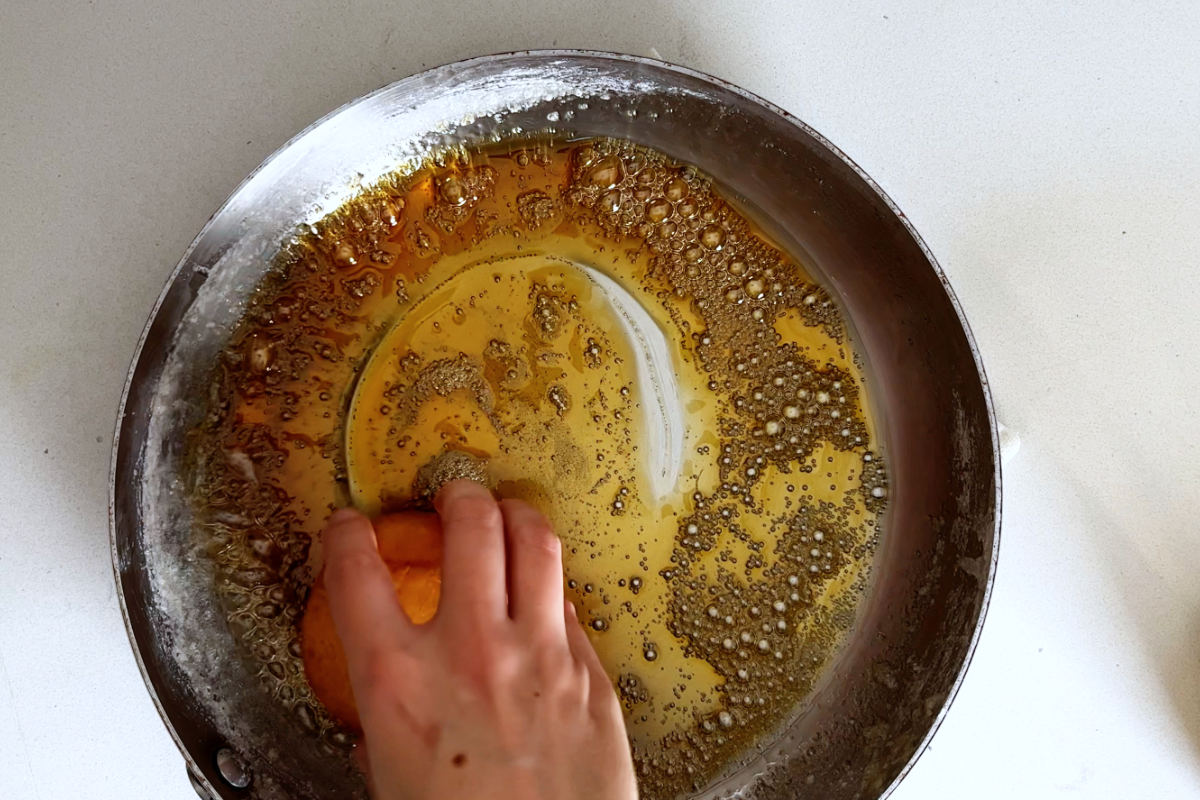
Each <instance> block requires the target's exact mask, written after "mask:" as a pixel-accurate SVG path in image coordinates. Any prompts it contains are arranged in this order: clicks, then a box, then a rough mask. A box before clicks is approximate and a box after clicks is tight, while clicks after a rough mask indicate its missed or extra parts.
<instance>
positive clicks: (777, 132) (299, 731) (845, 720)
mask: <svg viewBox="0 0 1200 800" xmlns="http://www.w3.org/2000/svg"><path fill="white" fill-rule="evenodd" d="M550 127H553V128H556V129H557V130H558V131H559V132H560V133H564V134H571V135H578V136H616V137H623V138H627V139H631V140H633V141H636V142H639V143H641V144H644V145H647V146H650V147H653V148H657V149H659V150H661V151H664V152H666V153H667V154H668V155H671V156H673V157H674V158H676V159H679V160H681V161H685V162H690V163H693V164H696V165H698V166H699V167H700V168H701V169H703V170H704V171H705V172H707V173H708V174H709V175H711V176H712V177H713V178H714V179H715V180H716V181H717V183H718V184H719V185H720V186H722V188H723V190H724V192H725V193H726V194H727V195H728V196H730V197H732V198H735V199H736V200H738V201H739V202H741V203H743V204H745V205H747V206H748V207H750V208H753V209H755V210H756V212H757V214H758V215H759V216H760V217H761V219H764V220H767V221H769V223H770V225H769V228H768V231H769V233H770V234H771V235H772V236H773V237H774V238H775V239H776V240H777V241H778V242H779V243H780V244H781V245H783V246H784V247H785V249H787V250H790V251H792V252H793V253H796V254H797V255H799V256H801V257H802V261H803V263H805V265H806V266H808V267H811V268H812V269H813V270H814V271H815V272H816V274H817V275H818V276H819V279H820V280H821V281H822V282H823V283H824V284H825V288H826V289H828V290H829V292H830V293H831V294H832V295H833V296H834V297H835V298H837V299H838V301H839V302H840V303H841V305H842V307H843V309H844V311H845V313H846V315H847V316H848V318H849V319H850V321H851V324H852V326H853V328H854V329H855V331H856V339H857V343H858V347H859V349H860V351H861V353H862V354H863V355H864V356H865V359H866V361H867V363H868V365H869V368H870V371H871V374H872V375H873V377H874V395H873V397H872V402H873V406H874V409H875V412H876V414H877V415H879V416H880V417H882V418H883V419H884V420H885V421H886V426H885V428H884V430H885V442H884V448H885V452H886V453H887V456H888V459H889V465H890V467H889V482H890V483H889V511H888V517H887V519H886V523H885V526H884V529H883V532H882V534H881V537H880V543H879V546H878V549H877V552H876V554H875V561H874V565H873V578H872V582H871V586H870V588H869V590H868V592H867V594H866V595H865V596H864V598H863V599H862V600H861V602H860V608H859V612H858V618H857V620H856V622H855V625H854V627H853V629H852V631H851V634H850V635H849V637H848V641H847V643H846V644H845V645H844V647H843V648H842V650H841V652H840V654H839V655H838V656H837V658H836V659H835V661H834V662H833V663H832V665H831V666H830V667H829V668H828V670H827V671H826V674H825V675H824V677H823V680H822V681H821V682H820V684H819V685H818V687H817V688H816V689H815V690H814V692H813V693H812V695H811V696H810V698H809V699H808V700H807V701H806V702H805V704H804V706H803V708H802V709H801V710H800V712H799V713H798V715H797V716H796V717H795V718H794V721H793V722H792V723H791V724H790V727H788V728H787V729H786V730H785V731H784V732H783V733H782V734H781V735H779V736H778V737H776V738H774V739H773V740H771V741H769V742H766V743H765V744H764V746H763V747H762V749H761V751H759V752H756V753H752V754H749V755H748V757H747V759H746V761H745V763H744V764H743V765H742V766H741V767H740V768H738V769H737V770H736V771H735V772H733V774H728V775H725V776H723V777H722V778H720V779H719V780H718V781H717V782H715V783H714V784H713V785H711V786H710V787H708V788H707V789H706V790H705V791H704V792H702V793H701V794H700V795H698V797H705V798H708V797H713V798H716V797H744V798H762V799H763V800H767V799H768V798H822V799H823V800H842V799H843V798H845V799H847V800H848V799H849V798H878V797H883V796H886V795H887V794H888V793H889V792H890V791H891V790H892V789H893V788H894V787H895V786H896V784H897V783H898V782H899V781H900V780H901V778H902V777H903V775H904V774H905V773H906V772H907V770H908V769H909V767H910V766H911V765H912V763H913V761H914V760H915V759H916V758H917V757H918V756H919V754H920V753H921V751H922V750H923V749H924V748H925V746H926V744H927V743H928V741H929V738H930V737H931V736H932V734H933V731H934V730H935V729H936V727H937V724H938V722H939V721H940V719H941V718H942V716H943V714H944V713H945V710H946V707H947V705H948V704H949V702H950V701H951V699H952V698H953V696H954V693H955V691H956V689H957V688H958V685H959V683H960V681H961V680H962V676H963V672H964V670H965V668H966V665H967V663H968V662H969V660H970V656H971V653H972V651H973V649H974V646H975V642H976V640H977V638H978V635H979V630H980V625H981V624H982V620H983V614H984V611H985V609H986V606H987V600H988V596H989V593H990V590H991V585H992V580H993V575H994V571H995V565H996V553H997V545H998V537H999V527H1000V513H999V511H1000V467H999V461H998V446H997V436H996V425H995V420H994V416H993V413H992V407H991V401H990V398H989V394H988V388H987V382H986V379H985V378H984V375H983V368H982V365H981V363H980V360H979V354H978V352H977V350H976V348H975V346H974V343H973V341H972V338H971V334H970V332H969V330H968V328H967V323H966V320H965V319H964V318H963V315H962V311H961V309H960V308H959V306H958V304H957V302H956V301H955V299H954V295H953V293H952V292H951V290H950V287H949V285H948V284H947V282H946V279H945V277H944V276H943V274H942V272H941V270H940V269H939V268H938V265H937V263H936V261H935V260H934V258H933V256H932V254H931V253H930V252H929V249H928V248H927V247H926V246H925V245H924V243H923V242H922V241H921V239H920V237H919V236H918V235H917V233H916V231H914V230H913V228H912V227H911V226H910V225H909V223H908V221H907V220H906V219H905V217H904V215H903V214H902V213H901V212H900V211H899V210H898V209H897V208H896V206H895V204H893V203H892V202H891V200H890V199H888V197H887V196H886V195H885V194H884V193H883V192H882V191H881V190H880V188H879V187H878V186H877V185H875V184H874V183H873V182H872V181H871V179H870V178H868V177H867V176H866V174H864V173H863V171H862V170H861V169H859V168H858V167H857V166H856V165H855V164H854V163H853V162H852V161H850V159H849V158H847V157H846V156H845V155H844V154H842V153H841V152H840V151H839V150H837V149H836V148H835V147H834V146H833V145H832V144H830V143H829V142H828V141H826V140H825V139H824V138H822V137H821V136H820V134H818V133H817V132H816V131H814V130H812V129H811V128H809V127H808V126H806V125H805V124H804V123H802V122H800V121H799V120H797V119H795V118H794V117H792V116H790V115H789V114H787V113H786V112H785V111H783V110H781V109H779V108H777V107H775V106H773V105H771V104H770V103H768V102H766V101H764V100H762V99H760V98H758V97H755V96H754V95H751V94H750V93H748V92H745V91H743V90H741V89H739V88H737V87H735V86H731V85H729V84H727V83H725V82H723V81H720V80H717V79H715V78H712V77H710V76H707V75H703V74H701V73H698V72H695V71H693V70H689V69H685V68H682V67H678V66H672V65H668V64H664V63H662V62H659V61H653V60H650V59H645V58H637V57H633V56H626V55H615V54H609V53H593V52H582V51H561V50H556V51H536V52H524V53H510V54H503V55H493V56H485V57H481V58H475V59H470V60H467V61H462V62H459V63H456V64H450V65H447V66H443V67H438V68H435V69H431V70H429V71H427V72H423V73H421V74H419V75H415V76H413V77H410V78H406V79H404V80H401V81H398V82H396V83H394V84H391V85H390V86H386V87H384V88H382V89H380V90H378V91H376V92H374V93H372V94H369V95H367V96H365V97H363V98H361V99H359V100H356V101H354V102H352V103H350V104H349V105H347V106H345V107H343V108H341V109H339V110H337V111H335V112H333V113H331V114H330V115H328V116H327V117H325V118H324V119H322V120H320V121H318V122H316V123H314V124H313V125H312V126H311V127H309V128H308V129H307V130H305V131H303V132H302V133H300V134H299V135H297V136H296V137H295V138H294V139H292V140H291V141H290V142H288V143H287V144H285V145H284V146H283V147H282V148H280V150H279V151H278V152H276V153H275V154H274V155H273V156H271V157H270V158H269V159H267V161H266V162H264V163H263V164H262V166H260V167H259V168H258V170H256V171H255V172H254V173H253V174H252V175H250V176H249V177H248V178H247V179H246V180H245V181H244V182H243V183H242V185H241V186H239V187H238V189H237V190H236V191H235V192H234V193H233V194H232V195H231V196H230V198H229V199H228V200H227V201H226V203H225V205H224V206H222V207H221V209H220V210H219V211H218V212H217V213H216V214H215V215H214V216H213V217H212V219H211V220H209V222H208V224H207V225H206V226H205V227H204V229H203V230H202V231H201V232H200V234H199V235H198V236H197V237H196V239H195V241H194V242H193V243H192V245H191V247H190V248H189V249H188V251H187V253H186V254H185V255H184V257H183V259H182V260H181V261H180V262H179V264H178V266H177V267H176V268H175V271H174V273H173V274H172V275H171V278H170V280H169V282H168V283H167V286H166V288H165V289H164V290H163V292H162V295H161V296H160V297H159V299H158V302H157V303H156V305H155V307H154V310H153V312H152V313H151V316H150V320H149V322H148V323H147V326H146V328H145V331H144V333H143V334H142V338H141V340H140V341H139V343H138V346H137V352H136V355H135V356H134V359H133V364H132V367H131V369H130V372H129V376H128V380H127V382H126V386H125V392H124V396H123V399H122V403H121V409H120V414H119V419H118V425H117V435H116V440H115V442H114V445H113V461H112V473H111V480H110V489H111V507H110V517H111V519H110V524H111V538H112V557H113V565H114V569H115V574H116V580H117V585H118V591H119V596H120V599H121V606H122V609H123V612H124V615H125V621H126V626H127V629H128V632H129V637H130V641H131V643H132V645H133V648H134V651H135V653H136V655H137V658H138V663H139V666H140V668H141V671H142V674H143V677H144V678H145V681H146V685H147V688H148V689H149V691H150V694H151V695H152V697H153V698H154V702H155V704H156V705H157V707H158V710H159V712H160V714H161V715H162V718H163V721H164V723H165V724H166V726H167V729H168V730H169V732H170V734H171V736H172V737H174V739H175V741H176V743H177V744H178V746H179V749H180V751H181V752H182V754H183V757H184V761H185V765H186V768H187V770H188V773H189V775H190V776H191V779H192V783H193V785H194V786H195V787H196V790H197V792H198V793H199V794H200V796H201V797H205V798H210V799H211V800H216V798H262V799H263V800H273V799H274V798H296V799H298V800H299V799H304V800H307V799H308V798H313V799H315V798H325V797H339V798H341V797H352V796H355V795H356V793H361V792H362V791H363V789H362V784H361V781H360V779H359V778H358V777H357V776H356V775H355V773H354V771H353V770H352V769H351V768H350V767H349V766H348V763H347V761H346V759H345V758H344V756H340V755H337V754H334V753H331V752H330V751H328V750H327V749H323V748H322V746H321V745H320V743H319V742H317V741H316V740H315V737H312V736H310V735H308V734H306V733H305V731H304V730H303V727H302V726H301V725H299V724H297V721H296V719H295V718H294V717H293V716H291V715H290V714H289V712H288V711H287V710H286V709H285V708H284V707H283V706H282V705H281V704H279V703H276V702H274V701H273V700H271V699H270V698H269V697H268V695H267V694H266V691H265V690H264V689H263V688H262V687H261V686H260V684H259V683H258V680H257V678H256V677H255V675H254V674H253V672H252V671H251V668H250V666H249V665H248V664H247V663H246V662H245V661H244V660H243V659H242V658H240V657H239V656H238V648H237V646H236V645H235V642H234V640H233V636H232V634H231V633H230V631H229V629H228V627H227V624H226V622H225V618H224V616H223V614H222V613H221V611H220V608H219V603H218V601H217V598H216V596H215V589H214V586H213V577H212V573H211V572H210V571H209V569H208V568H207V565H206V563H205V561H206V559H205V557H204V555H203V550H202V547H201V546H200V543H199V542H198V541H197V539H196V537H195V536H194V535H193V533H192V518H191V510H190V508H189V504H188V492H189V486H188V480H189V476H188V472H187V470H186V468H185V464H184V462H183V455H184V441H185V438H186V433H187V432H188V431H189V430H190V429H191V428H192V427H193V426H194V425H195V424H196V422H197V421H198V418H199V415H200V414H202V413H203V409H204V405H205V402H204V400H205V397H204V392H205V390H206V387H207V384H208V376H209V374H210V370H211V367H212V365H213V363H214V359H215V358H216V357H217V354H218V353H219V352H220V351H221V349H222V348H223V347H224V346H225V344H226V343H227V342H228V340H229V337H230V335H231V332H232V330H233V328H234V326H235V324H236V323H237V321H238V319H239V317H240V315H241V313H242V311H243V309H244V308H245V305H246V302H247V300H248V298H249V297H250V296H251V294H252V293H253V291H254V289H255V287H256V285H257V284H258V282H259V281H260V279H261V278H262V277H263V275H264V273H265V272H266V271H267V270H268V269H269V267H270V265H271V262H272V260H273V258H274V256H275V254H276V253H278V251H279V249H280V247H281V246H282V245H283V244H284V243H285V242H286V241H288V239H289V237H292V236H295V235H296V234H297V232H298V231H301V230H303V229H304V226H306V225H308V224H310V223H313V222H315V221H317V220H319V219H320V218H321V217H322V216H324V215H325V214H326V213H328V212H329V211H331V210H333V209H335V208H336V207H338V206H339V205H341V204H342V203H343V202H345V201H346V200H348V199H350V198H351V197H353V196H354V195H355V194H357V193H358V192H360V191H361V190H362V189H364V188H365V187H368V186H370V185H371V184H372V183H373V182H375V181H376V180H378V179H379V178H380V177H381V176H383V175H385V174H387V173H389V172H392V171H394V170H395V169H396V168H397V167H398V166H400V165H402V164H405V163H409V162H412V161H415V160H419V159H420V158H421V157H422V156H423V155H425V154H428V153H430V152H432V151H436V150H441V149H444V148H445V147H447V146H452V145H459V144H464V143H465V144H472V143H483V142H487V141H494V140H496V139H497V138H500V137H503V136H506V135H515V134H518V133H526V134H527V133H529V132H531V131H540V130H544V129H547V128H550Z"/></svg>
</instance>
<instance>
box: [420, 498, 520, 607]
mask: <svg viewBox="0 0 1200 800" xmlns="http://www.w3.org/2000/svg"><path fill="white" fill-rule="evenodd" d="M434 505H435V506H436V507H437V511H438V515H439V516H441V519H442V535H443V542H444V543H443V555H442V600H441V608H442V609H444V610H445V616H446V617H447V618H448V619H473V620H475V621H480V622H485V623H491V622H496V621H498V620H501V619H504V618H505V617H507V610H508V605H507V600H506V589H505V558H504V520H503V517H502V516H501V514H500V506H499V505H497V503H496V501H495V500H494V499H493V498H492V495H491V493H490V492H489V491H488V490H487V489H485V488H483V487H482V486H480V485H479V484H478V483H475V482H474V481H468V480H457V481H451V482H450V483H447V484H446V485H445V486H443V487H442V488H441V490H440V491H439V492H438V494H437V497H436V498H435V500H434ZM439 616H441V614H440V613H439Z"/></svg>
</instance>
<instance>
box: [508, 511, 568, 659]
mask: <svg viewBox="0 0 1200 800" xmlns="http://www.w3.org/2000/svg"><path fill="white" fill-rule="evenodd" d="M500 511H501V513H502V514H503V516H504V529H505V533H506V535H507V538H508V571H509V584H508V613H509V616H510V617H512V619H513V621H514V622H516V623H517V624H518V625H520V626H521V627H524V628H527V629H529V630H536V631H544V632H547V633H550V634H551V635H553V636H554V637H555V638H556V639H557V640H560V641H561V639H562V635H563V567H562V544H561V543H560V542H559V540H558V537H557V536H555V535H554V531H552V530H551V529H550V522H549V520H547V519H546V517H545V516H543V515H542V513H541V512H540V511H538V510H537V509H536V508H534V507H533V506H531V505H529V504H528V503H526V502H523V501H521V500H501V501H500Z"/></svg>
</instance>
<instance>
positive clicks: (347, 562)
mask: <svg viewBox="0 0 1200 800" xmlns="http://www.w3.org/2000/svg"><path fill="white" fill-rule="evenodd" d="M378 568H379V556H378V554H376V553H367V552H361V551H356V552H352V553H344V554H341V555H339V556H337V557H336V558H332V559H330V560H329V561H328V562H327V563H326V564H325V585H326V586H327V587H328V588H329V589H330V590H332V591H338V590H339V589H341V588H343V587H346V586H350V585H353V584H354V583H355V582H357V581H360V580H362V578H363V576H364V575H370V574H371V573H372V572H374V571H375V570H377V569H378Z"/></svg>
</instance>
